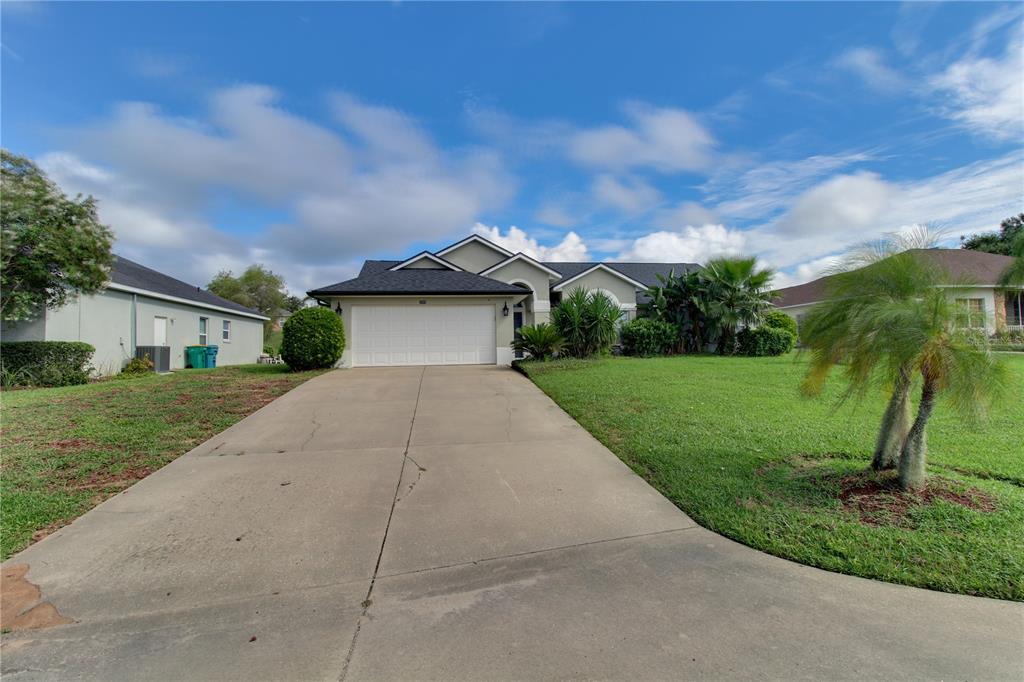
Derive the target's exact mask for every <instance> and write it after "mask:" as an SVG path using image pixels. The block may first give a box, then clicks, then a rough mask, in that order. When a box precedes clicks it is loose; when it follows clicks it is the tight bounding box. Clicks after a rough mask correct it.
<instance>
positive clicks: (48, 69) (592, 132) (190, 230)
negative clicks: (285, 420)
mask: <svg viewBox="0 0 1024 682" xmlns="http://www.w3.org/2000/svg"><path fill="white" fill-rule="evenodd" d="M0 11H2V19H3V24H2V43H3V55H2V97H3V99H2V123H0V125H2V128H0V135H2V141H3V145H4V146H5V147H6V148H8V149H11V150H12V151H15V152H17V153H21V154H25V155H28V156H30V157H32V158H33V159H35V160H36V161H37V162H38V163H39V164H40V165H41V166H42V167H43V168H44V169H45V170H46V171H47V172H48V173H49V174H50V175H51V177H53V178H54V179H55V180H57V181H58V182H59V183H60V184H61V185H62V186H63V187H64V188H65V189H66V190H68V191H73V192H85V193H90V194H93V195H94V196H96V197H97V198H98V199H99V200H100V215H101V217H102V218H103V220H104V221H105V222H107V223H108V224H110V225H111V226H112V227H113V228H114V230H115V232H116V234H117V237H118V243H117V247H116V249H117V251H118V252H120V253H122V254H124V255H126V256H128V257H130V258H134V259H137V260H140V261H141V262H143V263H145V264H148V265H151V266H153V267H156V268H158V269H161V270H163V271H165V272H168V273H170V274H174V275H176V276H179V277H182V278H184V279H188V280H190V281H195V282H198V283H205V282H207V281H208V280H209V278H210V277H211V276H212V275H213V274H214V273H215V272H216V271H217V270H219V269H223V268H228V269H234V270H236V271H237V270H239V269H241V268H243V267H244V266H245V265H246V264H248V263H252V262H262V263H265V264H266V265H268V266H269V267H271V268H273V269H274V270H276V271H278V272H281V273H282V274H284V275H285V276H286V277H287V280H288V283H289V286H290V287H291V288H292V289H293V290H294V291H301V290H304V289H307V288H310V287H314V286H320V285H325V284H329V283H332V282H335V281H339V280H342V279H345V278H347V277H350V276H352V275H353V274H354V273H355V272H356V271H357V270H358V267H359V265H360V264H361V262H362V260H363V259H364V258H368V257H389V256H393V257H403V256H407V255H410V254H412V253H414V252H416V251H418V250H420V249H421V248H435V247H439V246H443V245H444V244H446V243H449V242H451V241H454V240H455V239H458V238H460V237H462V236H464V235H466V234H468V233H470V232H472V231H477V232H478V233H481V234H484V235H485V236H488V237H490V238H492V239H496V240H497V241H500V242H502V243H504V244H506V245H507V246H509V247H511V248H513V249H515V250H524V251H527V252H528V253H531V254H532V255H535V256H538V257H542V258H548V259H551V260H588V259H599V258H608V259H621V260H666V261H698V262H699V261H703V260H706V259H707V258H709V257H712V256H715V255H730V254H741V253H742V254H748V253H749V254H757V255H758V256H760V257H761V258H762V259H763V260H764V261H765V262H766V263H768V264H770V265H772V266H773V267H776V268H778V269H779V270H780V275H779V280H778V283H779V284H780V285H784V284H789V283H796V282H799V281H806V280H807V279H810V278H812V277H813V276H815V275H817V274H818V273H820V272H821V271H822V269H823V268H825V267H827V266H828V265H829V263H830V262H831V261H832V259H833V258H834V257H835V256H836V254H839V253H841V252H842V251H843V250H844V249H846V248H849V247H850V246H851V245H854V244H858V243H861V242H863V241H865V240H868V239H872V238H876V237H878V236H880V235H883V234H885V233H888V232H893V231H898V230H901V229H906V228H907V227H909V226H913V225H920V224H930V225H933V226H937V227H940V228H943V229H945V230H946V231H947V232H948V234H949V235H950V237H951V238H952V239H954V240H955V238H956V237H957V236H959V235H960V234H966V233H971V232H976V231H980V230H987V229H993V228H994V227H995V226H996V225H997V224H998V222H999V220H1000V219H1001V218H1004V217H1006V216H1008V215H1010V214H1012V213H1016V212H1019V211H1021V210H1024V87H1022V81H1024V75H1022V74H1024V61H1022V60H1024V57H1022V54H1024V23H1022V22H1024V14H1022V9H1021V6H1020V5H1019V4H994V3H993V4H986V3H963V4H943V5H936V4H924V3H909V4H887V3H861V4H846V3H818V4H803V3H779V4H772V3H755V4H741V3H722V4H701V3H682V4H665V3H660V4H647V5H640V4H610V3H608V4H540V3H530V4H514V5H513V4H461V3H453V4H436V5H435V4H426V3H388V4H383V3H382V4H359V5H354V4H329V3H312V4H303V3H280V4H275V3H253V4H249V3H217V4H199V3H187V4H172V3H160V4H156V3H139V4H129V3H109V4H92V3H89V4H86V3H62V4H42V3H12V2H5V3H3V5H2V10H0Z"/></svg>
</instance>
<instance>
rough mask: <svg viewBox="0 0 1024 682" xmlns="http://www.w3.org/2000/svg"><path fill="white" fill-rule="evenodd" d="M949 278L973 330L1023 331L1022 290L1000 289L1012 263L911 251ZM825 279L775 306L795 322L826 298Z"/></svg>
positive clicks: (977, 255) (793, 290) (988, 256)
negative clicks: (1003, 273) (1002, 275)
mask: <svg viewBox="0 0 1024 682" xmlns="http://www.w3.org/2000/svg"><path fill="white" fill-rule="evenodd" d="M913 252H914V253H917V254H919V256H920V257H921V258H923V259H925V261H926V262H929V263H931V264H933V265H935V266H936V267H938V268H940V269H941V270H942V271H944V272H946V273H947V274H948V275H949V277H950V283H949V284H948V285H943V286H948V287H949V288H950V292H951V293H950V295H951V296H954V297H956V299H957V300H959V301H962V302H963V304H964V306H965V308H966V309H967V310H968V313H969V314H968V320H969V324H970V325H971V326H972V327H977V328H979V329H984V330H985V331H986V332H987V333H989V334H993V333H995V332H996V331H999V330H1004V329H1006V330H1018V331H1024V288H1022V287H1019V286H1018V287H1001V286H999V285H998V284H997V282H998V281H999V275H1000V274H1001V273H1002V272H1003V271H1004V270H1005V269H1006V268H1007V267H1008V266H1009V265H1010V263H1012V262H1013V258H1012V257H1011V256H1001V255H998V254H994V253H985V252H984V251H972V250H970V249H914V250H913ZM828 280H829V278H828V277H822V278H820V279H816V280H814V281H813V282H807V283H806V284H799V285H797V286H793V287H786V288H785V289H780V290H779V291H778V292H777V293H778V298H777V299H776V300H775V306H776V307H777V308H778V309H779V310H781V311H783V312H784V313H786V314H787V315H789V316H790V317H792V318H793V319H795V320H796V321H797V324H799V323H800V318H801V317H803V315H804V314H805V313H806V312H807V311H808V310H810V308H811V307H813V306H814V305H815V304H816V303H819V302H821V301H823V300H825V298H826V297H827V290H828Z"/></svg>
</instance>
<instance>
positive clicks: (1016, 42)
mask: <svg viewBox="0 0 1024 682" xmlns="http://www.w3.org/2000/svg"><path fill="white" fill-rule="evenodd" d="M929 85H930V86H931V87H932V88H933V89H934V90H935V91H936V92H937V93H938V94H939V95H941V96H944V97H946V98H948V99H947V100H946V102H947V103H946V106H944V107H943V108H942V112H943V113H944V115H946V116H947V117H949V118H950V119H952V120H955V121H959V122H960V123H961V124H963V125H964V126H966V127H967V128H969V129H970V130H973V131H975V132H976V133H979V134H981V135H986V136H989V137H993V138H996V139H999V140H1018V141H1019V140H1021V139H1024V31H1022V30H1021V29H1017V30H1015V31H1012V32H1011V36H1010V38H1009V40H1008V41H1007V45H1006V50H1005V52H1004V53H1003V54H1002V55H1001V56H1000V57H997V58H991V57H982V56H978V55H977V54H975V53H974V51H973V50H972V51H971V52H969V53H968V54H967V55H966V56H964V57H963V58H962V59H960V60H958V61H956V62H954V63H952V64H950V65H949V66H948V67H947V68H946V69H945V70H944V71H942V72H941V73H939V74H936V75H934V76H932V77H931V79H930V82H929Z"/></svg>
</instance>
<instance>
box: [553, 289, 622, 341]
mask: <svg viewBox="0 0 1024 682" xmlns="http://www.w3.org/2000/svg"><path fill="white" fill-rule="evenodd" d="M620 317H622V311H621V310H620V309H619V306H618V305H616V304H615V303H614V302H613V301H612V300H611V299H610V298H609V297H608V296H607V294H605V293H603V292H601V291H586V290H585V289H583V288H582V287H576V288H575V289H573V290H572V291H570V292H569V293H567V294H564V295H563V296H562V301H561V303H559V304H558V305H556V306H555V307H554V309H553V310H552V311H551V323H552V324H553V325H554V326H555V329H557V330H558V333H559V334H560V335H561V337H562V339H564V340H565V346H564V348H563V354H565V355H569V356H571V357H576V358H586V357H590V356H591V355H602V354H604V353H607V352H608V351H609V349H611V347H612V344H613V343H615V340H616V338H617V337H618V330H617V325H618V322H619V318H620Z"/></svg>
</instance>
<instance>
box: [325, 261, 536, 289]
mask: <svg viewBox="0 0 1024 682" xmlns="http://www.w3.org/2000/svg"><path fill="white" fill-rule="evenodd" d="M370 262H373V263H374V265H373V266H371V268H370V269H369V271H367V267H366V265H369V263H370ZM398 262H400V261H368V262H367V264H366V265H364V266H363V271H362V272H360V274H359V276H358V277H355V278H353V279H349V280H346V281H344V282H338V283H337V284H332V285H330V286H326V287H322V288H320V289H316V290H314V291H310V292H309V295H310V296H326V295H337V294H348V295H352V296H355V295H359V296H382V295H390V296H401V295H403V294H408V295H420V294H446V295H456V294H461V295H469V296H474V295H488V294H491V295H500V296H508V295H516V294H522V293H529V291H528V290H526V289H524V288H523V287H521V286H518V285H516V284H506V283H505V282H500V281H498V280H496V279H491V278H490V277H481V276H480V275H475V274H473V273H472V272H464V271H456V270H434V269H426V268H411V269H410V268H405V269H402V270H389V269H388V268H389V267H392V266H394V265H395V264H396V263H398ZM388 263H390V265H387V264H388Z"/></svg>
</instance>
